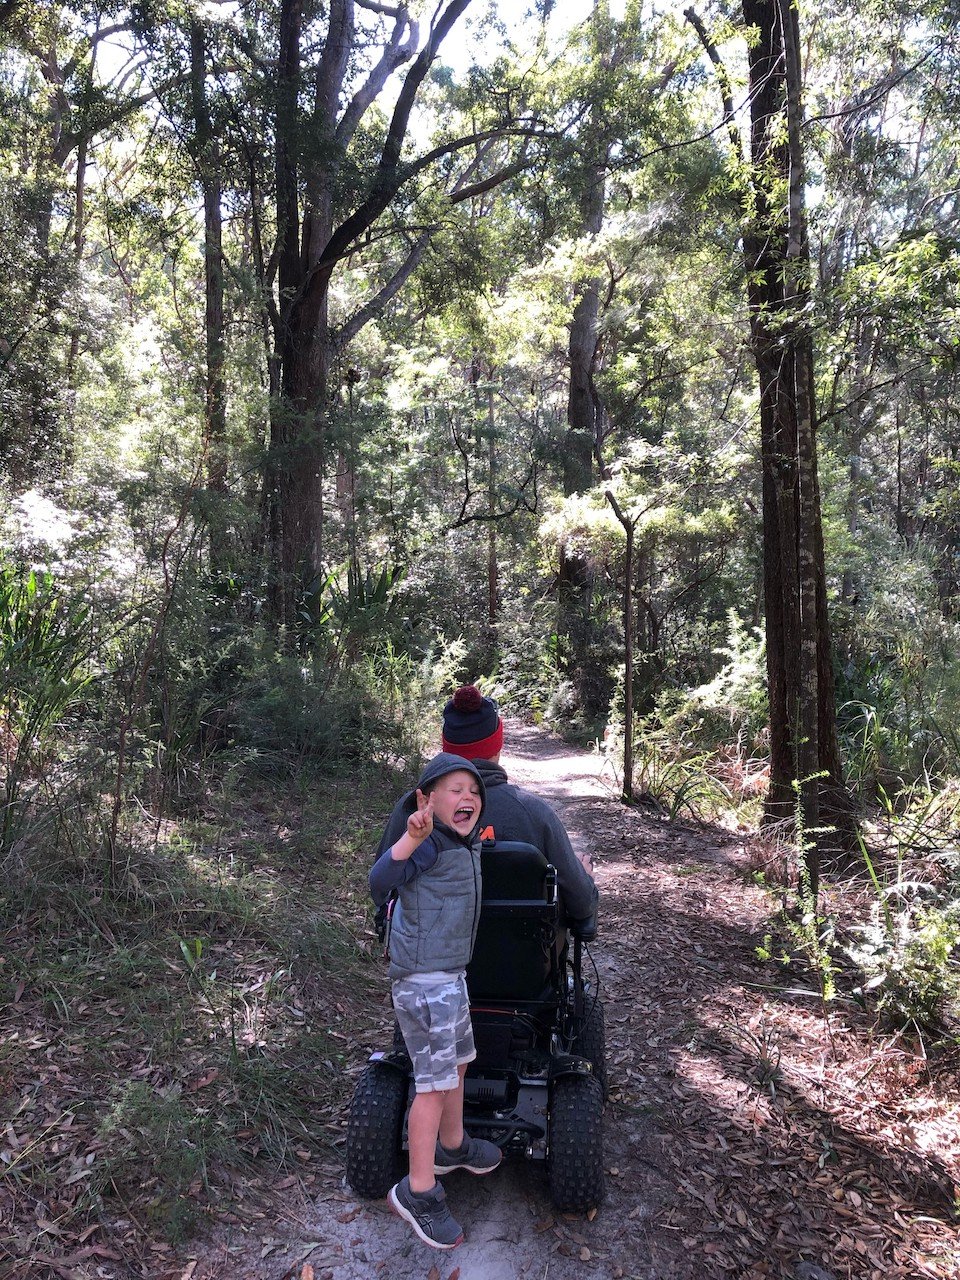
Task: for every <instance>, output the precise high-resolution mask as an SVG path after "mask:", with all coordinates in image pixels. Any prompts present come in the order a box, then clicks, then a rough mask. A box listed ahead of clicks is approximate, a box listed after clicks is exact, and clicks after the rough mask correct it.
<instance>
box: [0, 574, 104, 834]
mask: <svg viewBox="0 0 960 1280" xmlns="http://www.w3.org/2000/svg"><path fill="white" fill-rule="evenodd" d="M91 657H92V647H91V627H90V607H89V604H88V603H87V601H86V600H84V599H82V598H79V597H77V596H73V595H71V594H70V593H69V592H68V591H64V590H62V589H61V588H59V587H58V586H57V585H56V583H55V582H54V579H53V577H52V576H51V575H50V574H45V575H42V576H39V577H38V575H37V574H36V573H34V572H33V571H32V570H31V571H29V572H27V571H24V570H21V569H16V568H14V567H12V566H9V565H4V564H2V562H0V762H2V765H3V792H2V795H0V804H2V809H0V856H2V855H5V854H7V853H9V852H10V850H11V848H12V846H13V844H14V842H15V840H16V838H17V836H18V834H19V833H20V831H21V830H22V824H23V821H24V818H25V805H26V803H27V801H28V798H29V796H30V795H31V794H32V793H33V792H34V791H35V790H36V788H37V786H38V784H39V781H40V779H41V778H42V776H43V774H44V772H45V770H46V769H47V767H48V765H49V763H50V761H51V760H52V759H53V758H54V756H55V754H56V751H55V747H56V746H57V745H58V740H59V737H60V735H61V734H62V731H63V720H64V717H65V716H66V715H67V713H68V712H69V710H70V708H71V707H72V706H74V705H75V704H76V702H77V701H78V699H79V697H80V695H81V693H82V691H83V690H84V689H85V688H86V686H87V685H88V684H89V682H90V680H91V679H92V675H93V673H92V670H91V667H90V662H91Z"/></svg>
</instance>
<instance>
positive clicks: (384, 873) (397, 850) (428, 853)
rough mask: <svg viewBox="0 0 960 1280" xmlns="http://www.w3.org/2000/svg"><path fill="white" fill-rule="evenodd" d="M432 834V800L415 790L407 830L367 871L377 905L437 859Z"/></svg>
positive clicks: (437, 852) (438, 854) (437, 853)
mask: <svg viewBox="0 0 960 1280" xmlns="http://www.w3.org/2000/svg"><path fill="white" fill-rule="evenodd" d="M432 831H433V801H432V800H431V799H430V797H429V796H425V795H424V794H423V792H422V791H420V790H418V791H417V811H416V813H412V814H410V816H409V817H408V818H407V829H406V831H405V832H404V833H403V835H401V836H400V837H399V838H398V839H397V840H395V841H394V843H393V844H392V845H391V846H390V848H388V849H385V850H384V851H383V853H381V855H380V857H379V858H378V859H377V861H376V862H375V863H374V864H373V867H372V868H371V870H370V893H371V895H372V897H373V900H374V902H375V903H376V904H377V905H378V906H379V905H380V904H381V903H383V902H386V900H387V898H389V896H390V894H391V892H392V891H393V890H394V889H399V887H400V886H401V885H402V884H406V883H407V881H408V880H412V879H413V878H414V876H417V875H419V874H420V872H421V871H428V870H429V869H430V867H432V866H433V864H434V863H435V862H436V860H437V858H438V857H439V856H440V851H439V849H438V848H437V846H436V845H435V844H434V842H433V841H432V840H431V839H429V836H430V833H431V832H432Z"/></svg>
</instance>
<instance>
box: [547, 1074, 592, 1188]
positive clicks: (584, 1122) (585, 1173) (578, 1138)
mask: <svg viewBox="0 0 960 1280" xmlns="http://www.w3.org/2000/svg"><path fill="white" fill-rule="evenodd" d="M547 1160H548V1176H549V1180H550V1198H551V1199H552V1201H553V1203H554V1205H555V1206H556V1208H557V1209H559V1210H560V1211H561V1212H562V1213H576V1212H578V1211H582V1210H587V1209H594V1208H596V1206H597V1205H599V1204H600V1202H601V1201H602V1200H603V1197H604V1193H605V1190H606V1188H605V1185H604V1176H603V1088H602V1086H601V1084H600V1082H599V1080H597V1079H596V1078H595V1077H594V1076H561V1077H560V1079H559V1080H555V1081H554V1082H553V1085H552V1087H551V1091H550V1116H549V1123H548V1127H547Z"/></svg>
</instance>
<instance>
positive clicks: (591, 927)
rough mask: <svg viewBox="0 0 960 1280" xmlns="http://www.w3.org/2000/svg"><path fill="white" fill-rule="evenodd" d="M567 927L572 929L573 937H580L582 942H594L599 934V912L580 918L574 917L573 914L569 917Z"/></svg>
mask: <svg viewBox="0 0 960 1280" xmlns="http://www.w3.org/2000/svg"><path fill="white" fill-rule="evenodd" d="M567 928H568V929H569V930H570V934H571V937H574V938H579V939H580V941H581V942H593V940H594V938H595V937H596V936H597V913H596V911H594V913H593V915H589V916H584V917H583V918H582V919H580V920H576V919H574V917H573V916H569V917H568V918H567Z"/></svg>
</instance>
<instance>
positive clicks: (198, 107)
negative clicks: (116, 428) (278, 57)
mask: <svg viewBox="0 0 960 1280" xmlns="http://www.w3.org/2000/svg"><path fill="white" fill-rule="evenodd" d="M206 76H207V47H206V37H205V34H204V29H203V26H202V24H201V23H200V22H199V21H197V20H194V21H193V22H191V24H190V88H191V96H192V101H193V119H194V131H195V132H194V148H195V157H196V163H197V166H198V169H199V173H200V186H201V190H202V192H203V228H204V237H203V276H204V318H205V324H204V328H205V336H206V374H205V385H204V418H205V428H206V432H205V435H206V450H207V488H208V489H209V490H210V491H211V492H213V493H216V494H223V493H225V492H226V488H227V446H226V435H227V397H226V380H225V375H224V363H225V354H226V343H225V340H224V322H223V215H222V210H221V198H222V191H221V179H220V157H219V152H218V147H217V140H216V134H215V131H214V128H213V122H212V120H211V117H210V105H209V102H208V101H207V88H206ZM223 532H224V531H223V530H222V529H220V528H214V529H213V530H212V535H213V536H212V537H211V556H212V558H213V560H214V562H215V563H216V561H217V560H218V559H219V558H222V554H223V550H224V545H225V539H224V538H223V537H222V534H223Z"/></svg>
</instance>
